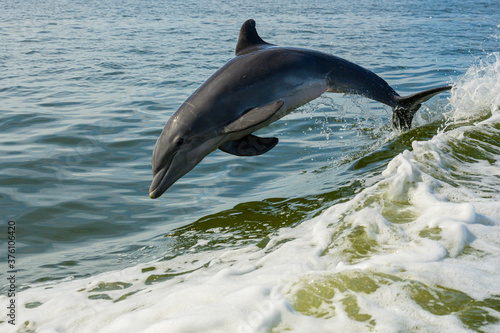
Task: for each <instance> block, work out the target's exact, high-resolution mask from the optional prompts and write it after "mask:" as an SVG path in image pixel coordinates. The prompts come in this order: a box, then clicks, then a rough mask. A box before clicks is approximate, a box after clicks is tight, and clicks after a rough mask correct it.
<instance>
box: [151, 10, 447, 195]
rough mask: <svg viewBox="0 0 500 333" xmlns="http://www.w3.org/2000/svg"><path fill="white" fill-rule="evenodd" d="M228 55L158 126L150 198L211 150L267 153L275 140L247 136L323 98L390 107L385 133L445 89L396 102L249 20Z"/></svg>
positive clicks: (359, 73) (365, 73)
mask: <svg viewBox="0 0 500 333" xmlns="http://www.w3.org/2000/svg"><path fill="white" fill-rule="evenodd" d="M235 53H236V57H235V58H233V59H232V60H230V61H229V62H228V63H226V64H225V65H224V66H222V67H221V68H220V69H219V70H217V72H215V73H214V74H213V75H212V76H211V77H209V78H208V80H206V81H205V82H204V83H203V84H202V85H201V86H200V87H199V88H198V89H197V90H196V91H195V92H194V93H193V94H192V95H191V96H189V98H188V99H187V100H186V101H185V102H184V103H183V104H182V105H181V106H180V107H179V109H178V110H177V112H175V114H174V115H173V116H172V117H171V118H170V119H169V120H168V122H167V124H166V125H165V128H164V129H163V132H162V133H161V135H160V137H159V138H158V141H157V142H156V146H155V148H154V151H153V159H152V166H153V182H152V184H151V187H150V188H149V196H150V197H151V198H152V199H155V198H158V197H159V196H161V195H162V194H163V193H164V192H165V191H166V190H167V189H168V188H169V187H170V186H172V184H174V183H175V182H176V181H177V180H178V179H179V178H181V177H182V176H184V175H185V174H186V173H188V172H189V171H191V170H192V169H193V168H194V167H195V166H196V165H197V164H198V163H200V162H201V160H202V159H203V158H204V157H205V156H207V155H208V154H210V153H211V152H213V151H214V150H216V149H217V148H219V149H220V150H222V151H224V152H226V153H229V154H233V155H237V156H255V155H261V154H264V153H266V152H268V151H269V150H271V149H272V148H273V147H274V146H276V144H277V143H278V139H277V138H262V137H258V136H255V135H253V134H252V133H253V132H255V131H257V130H259V129H261V128H263V127H265V126H267V125H269V124H271V123H272V122H275V121H277V120H278V119H280V118H282V117H284V116H285V115H287V114H288V113H290V112H291V111H293V110H295V109H296V108H298V107H299V106H302V105H304V104H306V103H308V102H310V101H312V100H313V99H316V98H317V97H319V96H321V95H322V94H323V93H324V92H334V93H350V94H359V95H363V96H365V97H368V98H370V99H373V100H376V101H378V102H381V103H384V104H387V105H389V106H390V107H392V108H393V113H392V124H393V126H394V127H395V128H397V129H400V130H407V129H409V128H410V127H411V122H412V119H413V116H414V115H415V113H416V112H417V110H418V109H419V108H420V105H421V103H423V102H425V101H427V100H428V99H430V98H431V97H432V96H434V95H436V94H438V93H440V92H442V91H445V90H449V89H450V88H451V86H444V87H440V88H434V89H430V90H427V91H424V92H420V93H417V94H415V95H411V96H406V97H402V96H399V95H398V93H396V92H395V91H394V89H392V88H391V87H390V86H389V84H388V83H387V82H385V81H384V80H383V79H382V78H381V77H379V76H378V75H376V74H375V73H373V72H371V71H369V70H367V69H365V68H363V67H361V66H359V65H356V64H354V63H352V62H349V61H347V60H344V59H341V58H338V57H335V56H332V55H329V54H325V53H321V52H317V51H312V50H306V49H300V48H288V47H278V46H275V45H272V44H269V43H266V42H265V41H263V40H262V39H261V38H260V36H259V35H258V34H257V30H256V29H255V21H254V20H248V21H246V22H245V23H243V25H242V26H241V29H240V35H239V39H238V43H237V44H236V51H235Z"/></svg>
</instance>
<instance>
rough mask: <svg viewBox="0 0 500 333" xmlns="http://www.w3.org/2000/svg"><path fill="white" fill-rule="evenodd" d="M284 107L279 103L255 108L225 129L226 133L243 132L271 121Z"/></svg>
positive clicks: (281, 102)
mask: <svg viewBox="0 0 500 333" xmlns="http://www.w3.org/2000/svg"><path fill="white" fill-rule="evenodd" d="M282 106H283V101H277V102H274V103H271V104H269V105H266V106H262V107H258V108H253V109H251V110H249V111H247V112H246V113H245V114H244V115H242V116H241V117H239V118H238V119H236V120H235V121H233V122H232V123H230V124H229V125H227V126H226V127H225V128H224V132H226V133H234V132H241V131H244V130H248V129H250V128H252V127H255V126H257V125H259V124H261V123H263V122H265V121H266V120H269V118H271V117H272V116H273V115H274V114H275V113H276V112H278V110H279V109H280V108H281V107H282Z"/></svg>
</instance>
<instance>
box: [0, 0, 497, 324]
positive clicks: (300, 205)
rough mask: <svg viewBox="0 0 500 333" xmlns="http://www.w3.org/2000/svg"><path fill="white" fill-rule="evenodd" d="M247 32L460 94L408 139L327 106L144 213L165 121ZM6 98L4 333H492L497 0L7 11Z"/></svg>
mask: <svg viewBox="0 0 500 333" xmlns="http://www.w3.org/2000/svg"><path fill="white" fill-rule="evenodd" d="M249 18H253V19H255V20H256V22H257V30H258V31H259V33H260V35H261V37H262V38H263V39H264V40H266V41H268V42H270V43H274V44H277V45H283V46H297V47H304V48H310V49H315V50H320V51H323V52H327V53H331V54H335V55H337V56H340V57H344V58H346V59H348V60H351V61H353V62H356V63H358V64H360V65H362V66H364V67H366V68H368V69H370V70H372V71H374V72H375V73H377V74H379V75H380V76H382V77H383V78H384V79H386V80H387V81H388V82H389V83H390V84H391V86H392V87H394V88H395V89H396V91H398V92H399V93H400V94H402V95H406V94H411V93H415V92H418V91H422V90H425V89H429V88H433V87H438V86H441V85H444V84H453V89H452V90H451V92H450V93H445V94H442V95H440V96H438V97H435V98H434V99H432V100H431V101H429V102H428V103H426V105H425V106H424V107H422V108H421V110H420V111H419V113H418V115H417V117H416V119H415V122H414V124H415V126H414V127H415V128H414V129H412V130H410V131H408V132H406V133H398V132H396V131H394V130H392V129H391V126H390V110H389V109H388V108H387V107H384V106H383V105H380V104H379V103H376V102H373V101H369V100H366V99H364V98H360V97H356V96H342V95H334V94H325V95H324V96H323V97H321V98H319V99H317V100H315V101H313V102H311V103H309V104H307V105H305V106H303V107H301V108H300V109H299V110H297V111H296V112H295V113H293V114H291V115H289V116H287V117H285V118H283V119H282V120H280V121H278V122H276V123H274V124H272V125H271V126H269V127H268V128H266V129H263V130H261V131H259V133H260V134H262V135H273V136H278V137H279V139H280V143H279V144H278V146H276V147H275V148H274V149H272V150H271V151H270V152H268V153H267V154H265V155H262V156H257V157H249V158H240V157H236V156H231V155H227V154H225V153H223V152H220V151H217V152H214V153H212V154H211V155H209V156H208V157H206V158H205V159H204V160H203V162H202V163H200V164H199V165H198V166H197V167H196V168H195V169H194V170H192V171H191V172H190V173H188V174H187V175H186V176H184V177H183V178H182V179H181V180H179V181H178V182H177V183H176V184H175V185H174V186H172V187H171V188H170V189H169V190H168V191H167V192H166V193H165V194H164V195H163V196H162V197H161V198H159V199H157V200H151V199H149V197H148V188H149V185H150V182H151V179H152V173H151V154H152V150H153V147H154V144H155V142H156V139H157V137H158V136H159V134H160V133H161V130H162V128H163V126H164V124H165V122H166V121H167V119H168V117H169V116H170V115H172V114H173V113H174V112H175V110H176V109H177V107H179V106H180V104H181V103H182V102H183V101H184V100H185V99H186V98H187V97H188V96H189V95H190V94H191V93H192V92H193V91H194V90H195V89H196V88H197V87H198V86H199V85H200V84H201V83H202V82H203V81H204V80H205V79H206V78H208V77H209V76H210V75H211V74H212V73H213V72H214V71H215V70H216V69H217V68H219V67H220V66H222V65H223V64H224V63H225V62H226V61H228V60H230V59H231V58H232V57H233V55H234V47H235V45H236V41H237V37H238V32H239V28H240V26H241V24H242V23H243V22H244V21H245V20H247V19H249ZM0 100H1V103H0V212H1V215H0V216H1V225H2V226H3V227H2V228H1V230H2V231H1V232H0V255H1V256H2V257H3V258H4V259H3V260H2V262H1V265H2V269H1V270H0V281H1V283H0V290H1V295H0V308H1V309H3V310H1V311H0V331H2V332H288V331H291V332H370V331H375V332H498V331H500V194H499V193H500V7H499V6H498V4H497V2H496V1H463V0H462V1H442V2H436V1H427V0H424V1H404V0H402V1H368V0H361V1H357V2H355V3H353V2H351V1H307V2H298V1H263V2H258V3H253V4H252V3H250V2H247V1H234V2H223V1H205V2H195V1H189V0H188V1H157V2H151V1H140V0H125V1H104V0H95V1H64V0H61V1H57V0H49V1H44V2H39V1H29V0H26V1H22V2H17V1H11V0H6V1H2V2H0ZM10 220H12V221H15V223H16V228H17V229H16V244H15V246H16V253H15V257H16V258H15V260H16V263H15V268H16V270H17V273H16V274H15V275H16V285H15V287H16V290H15V291H16V296H15V298H12V297H8V290H9V288H10V284H9V283H8V280H7V279H8V277H9V276H10V274H9V273H7V271H8V270H9V268H8V265H7V260H6V259H7V254H8V252H7V251H8V247H7V246H8V242H7V236H8V232H7V226H8V221H10ZM11 299H14V300H15V304H16V319H15V324H16V325H11V324H9V323H8V321H9V320H10V318H9V317H8V316H7V314H8V310H7V306H8V304H9V302H10V301H11Z"/></svg>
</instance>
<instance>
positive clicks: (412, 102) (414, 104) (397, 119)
mask: <svg viewBox="0 0 500 333" xmlns="http://www.w3.org/2000/svg"><path fill="white" fill-rule="evenodd" d="M450 89H451V86H444V87H439V88H434V89H429V90H426V91H422V92H419V93H416V94H414V95H410V96H395V97H394V99H395V100H396V102H397V104H398V105H397V106H396V107H394V108H393V109H392V124H393V126H394V127H395V128H396V129H399V130H409V129H410V128H411V122H412V120H413V116H414V115H415V113H416V112H417V110H418V109H419V108H420V106H421V105H422V103H423V102H425V101H427V100H429V99H430V98H431V97H433V96H435V95H437V94H439V93H441V92H443V91H446V90H450Z"/></svg>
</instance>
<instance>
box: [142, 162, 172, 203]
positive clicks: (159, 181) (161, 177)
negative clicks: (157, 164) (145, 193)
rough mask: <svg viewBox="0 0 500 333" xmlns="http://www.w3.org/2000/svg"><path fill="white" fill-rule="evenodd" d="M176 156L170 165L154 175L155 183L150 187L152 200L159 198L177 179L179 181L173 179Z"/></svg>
mask: <svg viewBox="0 0 500 333" xmlns="http://www.w3.org/2000/svg"><path fill="white" fill-rule="evenodd" d="M175 156H176V155H174V156H172V159H171V161H170V163H168V164H167V165H166V166H165V167H163V168H162V169H160V170H158V171H157V172H156V173H155V174H154V175H153V181H152V182H151V186H150V187H149V197H150V198H151V199H156V198H159V197H160V196H161V195H162V194H163V193H165V191H166V190H167V189H168V188H169V187H170V186H172V184H173V183H175V181H176V180H177V179H179V177H172V176H173V175H171V174H172V169H173V167H172V166H173V164H174V163H173V162H174V158H175Z"/></svg>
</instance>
